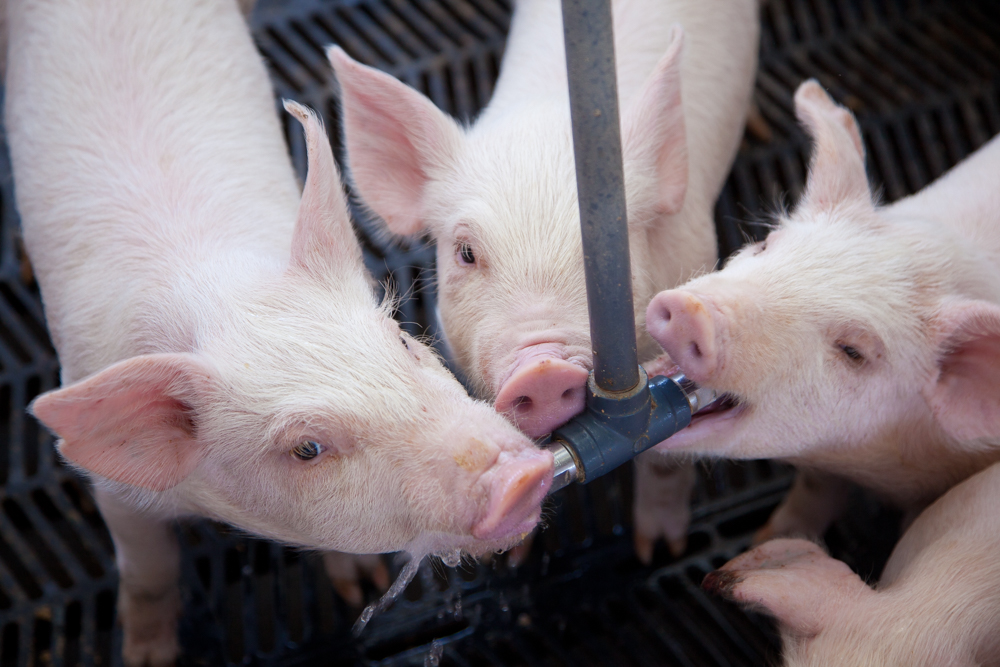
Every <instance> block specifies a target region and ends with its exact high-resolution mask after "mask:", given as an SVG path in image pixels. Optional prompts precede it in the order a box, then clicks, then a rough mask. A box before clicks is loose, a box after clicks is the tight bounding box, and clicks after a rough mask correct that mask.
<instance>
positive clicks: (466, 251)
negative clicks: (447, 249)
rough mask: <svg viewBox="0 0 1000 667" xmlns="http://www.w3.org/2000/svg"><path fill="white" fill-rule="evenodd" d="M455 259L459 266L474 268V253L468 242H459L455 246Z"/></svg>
mask: <svg viewBox="0 0 1000 667" xmlns="http://www.w3.org/2000/svg"><path fill="white" fill-rule="evenodd" d="M455 257H456V259H457V261H458V264H459V266H474V265H475V263H476V253H475V251H474V250H473V249H472V244H471V243H469V242H468V241H459V242H458V243H456V244H455Z"/></svg>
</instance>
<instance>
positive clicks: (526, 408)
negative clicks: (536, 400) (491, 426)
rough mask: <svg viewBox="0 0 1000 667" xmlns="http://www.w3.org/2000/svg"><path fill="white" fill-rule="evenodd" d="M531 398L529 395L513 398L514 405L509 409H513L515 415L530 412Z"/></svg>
mask: <svg viewBox="0 0 1000 667" xmlns="http://www.w3.org/2000/svg"><path fill="white" fill-rule="evenodd" d="M531 404H532V400H531V397H530V396H518V397H517V398H516V399H514V405H513V406H511V409H512V410H513V411H514V414H515V415H523V414H525V413H526V412H531Z"/></svg>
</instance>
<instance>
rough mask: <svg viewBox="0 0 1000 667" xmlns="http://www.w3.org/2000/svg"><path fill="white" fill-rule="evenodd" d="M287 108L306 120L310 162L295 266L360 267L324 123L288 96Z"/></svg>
mask: <svg viewBox="0 0 1000 667" xmlns="http://www.w3.org/2000/svg"><path fill="white" fill-rule="evenodd" d="M285 110H286V111H288V113H290V114H292V115H293V116H295V118H296V119H297V120H298V121H299V122H300V123H302V129H303V130H305V134H306V151H307V153H308V162H309V167H308V168H309V171H308V173H307V174H306V184H305V187H303V188H302V200H301V201H300V202H299V217H298V220H297V221H296V223H295V232H294V234H293V235H292V266H294V267H297V268H299V269H302V270H305V271H307V272H309V273H312V274H323V273H326V272H329V271H330V269H331V268H333V267H343V266H345V265H347V266H348V267H350V268H352V269H353V268H356V267H360V266H362V259H361V248H360V246H359V245H358V239H357V237H355V236H354V228H353V227H351V218H350V215H349V214H348V212H347V201H346V199H345V197H344V191H343V190H342V189H341V184H340V173H339V172H338V171H337V165H336V163H335V162H334V161H333V151H332V150H331V149H330V142H329V140H328V139H327V136H326V131H325V130H324V129H323V124H322V123H321V122H320V120H319V118H317V116H316V114H315V113H313V112H312V111H311V110H310V109H307V108H306V107H304V106H302V105H301V104H297V103H295V102H292V101H289V100H285Z"/></svg>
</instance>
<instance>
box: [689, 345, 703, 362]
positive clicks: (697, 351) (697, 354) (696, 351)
mask: <svg viewBox="0 0 1000 667" xmlns="http://www.w3.org/2000/svg"><path fill="white" fill-rule="evenodd" d="M691 356H693V357H694V358H695V359H701V348H700V347H698V343H691Z"/></svg>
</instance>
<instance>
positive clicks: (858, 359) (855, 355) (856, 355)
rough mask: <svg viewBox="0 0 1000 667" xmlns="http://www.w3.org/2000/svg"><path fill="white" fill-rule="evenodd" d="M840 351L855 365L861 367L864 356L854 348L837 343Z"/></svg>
mask: <svg viewBox="0 0 1000 667" xmlns="http://www.w3.org/2000/svg"><path fill="white" fill-rule="evenodd" d="M837 346H838V347H839V348H840V351H841V352H843V353H844V354H846V355H847V357H848V358H849V359H850V360H851V361H852V362H853V363H855V364H857V365H859V366H860V365H861V364H863V363H864V362H865V355H863V354H861V353H860V352H858V349H857V348H856V347H853V346H851V345H845V344H844V343H837Z"/></svg>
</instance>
